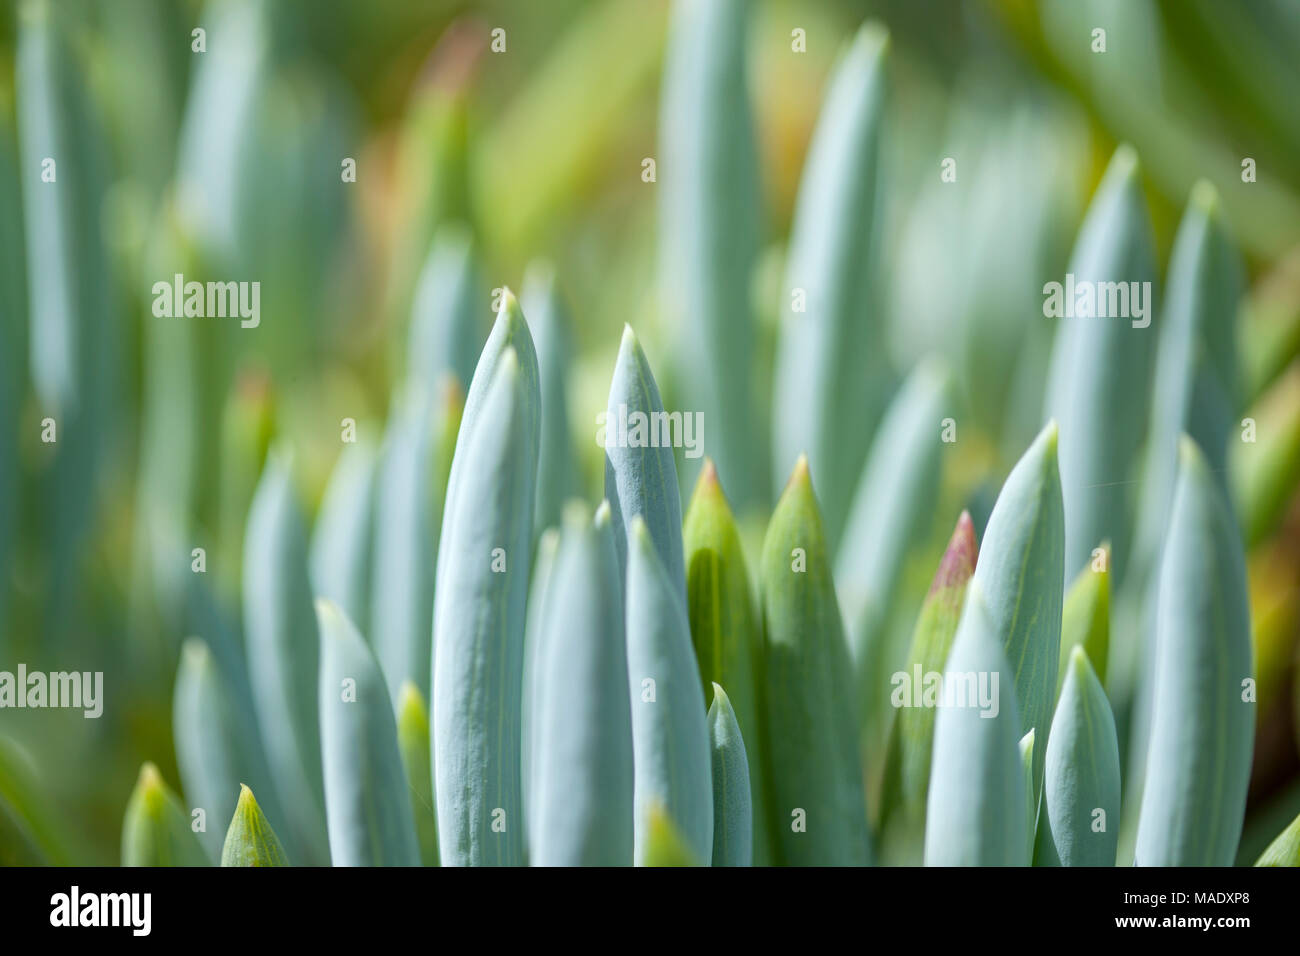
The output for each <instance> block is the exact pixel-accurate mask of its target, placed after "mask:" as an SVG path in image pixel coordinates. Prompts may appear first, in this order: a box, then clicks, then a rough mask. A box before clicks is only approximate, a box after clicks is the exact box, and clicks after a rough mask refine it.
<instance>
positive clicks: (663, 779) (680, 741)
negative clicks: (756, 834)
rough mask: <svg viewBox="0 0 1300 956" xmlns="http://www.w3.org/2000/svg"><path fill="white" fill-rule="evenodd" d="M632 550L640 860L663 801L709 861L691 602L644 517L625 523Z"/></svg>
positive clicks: (705, 744)
mask: <svg viewBox="0 0 1300 956" xmlns="http://www.w3.org/2000/svg"><path fill="white" fill-rule="evenodd" d="M673 487H674V489H675V487H676V486H675V485H673ZM627 548H628V564H627V667H628V675H629V678H630V683H631V691H632V744H633V753H634V756H635V761H636V808H635V818H634V819H635V828H634V832H635V838H636V839H635V843H636V848H635V857H636V861H637V863H638V864H640V865H647V853H648V848H649V837H650V829H649V827H650V823H649V816H648V814H649V809H650V807H651V805H652V804H656V803H658V804H661V805H662V807H663V809H664V812H665V813H667V814H668V816H669V817H671V818H672V820H673V823H674V824H675V826H676V827H677V828H678V830H679V831H680V832H681V835H682V838H683V839H684V840H685V841H686V844H687V846H689V847H690V848H691V851H692V854H693V855H694V857H695V858H696V859H698V860H700V861H701V862H703V863H706V864H707V861H708V860H709V856H710V853H711V851H712V848H713V787H712V784H711V781H710V776H709V731H708V726H707V722H706V715H705V710H704V696H703V694H701V692H700V678H699V670H698V668H697V667H696V663H695V655H694V653H693V652H692V648H691V626H690V622H689V621H688V620H687V617H686V606H685V604H684V603H683V602H682V600H681V598H680V596H679V592H678V589H677V584H678V582H677V580H676V579H675V578H672V577H670V576H669V573H668V572H667V571H665V569H664V565H663V562H662V561H661V560H660V558H659V552H658V550H657V549H656V542H655V541H654V540H653V538H652V537H651V532H650V528H649V526H648V525H647V524H646V522H645V519H643V518H642V517H641V516H640V515H637V516H636V517H634V518H632V520H631V524H630V525H629V527H628V542H627Z"/></svg>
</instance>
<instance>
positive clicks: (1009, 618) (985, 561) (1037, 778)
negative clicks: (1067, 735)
mask: <svg viewBox="0 0 1300 956" xmlns="http://www.w3.org/2000/svg"><path fill="white" fill-rule="evenodd" d="M1056 443H1057V431H1056V423H1055V422H1050V423H1049V424H1048V425H1047V427H1045V428H1044V429H1043V430H1042V431H1041V432H1039V434H1038V437H1037V438H1035V439H1034V442H1033V444H1032V445H1030V446H1029V449H1028V450H1027V451H1026V452H1025V453H1024V455H1023V456H1022V457H1021V459H1020V461H1019V462H1017V463H1016V466H1015V467H1014V468H1013V469H1011V474H1010V475H1008V476H1007V480H1006V482H1005V484H1003V486H1002V491H1001V493H1000V494H999V495H998V500H997V503H996V504H994V506H993V513H992V514H991V515H989V521H988V527H987V528H985V530H984V541H983V543H982V544H981V546H980V557H979V563H978V564H976V566H975V577H974V579H973V584H975V585H978V586H979V589H980V592H981V594H982V595H983V597H984V601H985V604H986V608H987V611H988V614H989V617H990V620H991V622H992V626H993V629H994V633H995V634H997V635H998V636H999V638H1000V640H1001V641H1002V647H1003V650H1004V652H1005V654H1006V659H1007V661H1008V662H1009V663H1010V665H1011V667H1012V670H1011V671H1010V673H1011V674H1012V675H1014V681H1015V686H1014V689H1015V698H1016V702H1017V711H1018V713H1019V715H1020V721H1021V726H1020V732H1019V733H1018V734H1017V735H1016V737H1017V739H1019V737H1021V736H1023V735H1024V734H1026V733H1028V732H1029V731H1030V730H1033V729H1034V728H1035V727H1047V726H1048V725H1049V722H1050V721H1051V719H1052V707H1053V705H1054V703H1055V701H1056V675H1057V669H1058V668H1057V658H1058V655H1059V654H1060V651H1061V590H1062V583H1063V581H1064V572H1063V571H1062V560H1063V554H1064V539H1065V534H1064V522H1063V519H1062V504H1061V479H1060V475H1059V473H1058V472H1057V467H1056ZM1046 745H1047V734H1040V735H1038V736H1037V738H1036V740H1035V743H1034V792H1035V794H1037V793H1038V792H1039V791H1040V790H1041V788H1042V780H1043V751H1044V750H1045V748H1046ZM1036 799H1037V797H1035V800H1036Z"/></svg>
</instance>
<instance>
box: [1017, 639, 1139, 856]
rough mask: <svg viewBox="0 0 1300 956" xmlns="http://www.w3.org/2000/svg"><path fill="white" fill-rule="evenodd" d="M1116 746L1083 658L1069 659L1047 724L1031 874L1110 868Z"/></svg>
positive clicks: (1114, 842) (1115, 829) (1115, 824)
mask: <svg viewBox="0 0 1300 956" xmlns="http://www.w3.org/2000/svg"><path fill="white" fill-rule="evenodd" d="M1119 795H1120V782H1119V738H1118V737H1117V736H1116V734H1115V718H1114V716H1112V714H1111V711H1110V702H1109V701H1108V700H1107V699H1106V692H1105V691H1104V690H1103V689H1102V686H1101V681H1100V680H1098V679H1097V675H1096V674H1095V673H1094V672H1093V669H1092V664H1091V663H1090V662H1089V660H1088V654H1087V651H1086V650H1085V649H1084V647H1083V646H1082V645H1077V646H1075V647H1074V648H1072V649H1071V651H1070V657H1069V660H1068V662H1067V665H1066V672H1065V684H1064V686H1062V688H1061V699H1060V700H1059V701H1058V702H1057V704H1056V715H1055V716H1054V717H1053V718H1052V735H1051V738H1050V739H1049V740H1048V742H1047V768H1046V775H1045V777H1044V779H1043V815H1042V818H1041V819H1040V821H1039V827H1038V844H1037V847H1036V848H1035V853H1034V864H1035V865H1036V866H1114V865H1115V853H1116V851H1117V849H1118V844H1119Z"/></svg>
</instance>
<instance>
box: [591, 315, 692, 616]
mask: <svg viewBox="0 0 1300 956" xmlns="http://www.w3.org/2000/svg"><path fill="white" fill-rule="evenodd" d="M661 420H662V421H666V419H665V418H664V403H663V400H662V399H661V398H660V397H659V386H658V385H656V384H655V378H654V374H653V373H652V372H651V371H650V364H649V363H648V362H647V361H646V358H645V353H644V352H642V351H641V344H640V343H639V342H638V341H637V339H636V334H635V333H634V332H633V331H632V327H631V326H630V325H628V326H624V327H623V341H622V343H621V344H620V345H619V349H618V361H617V363H616V364H615V365H614V378H613V381H611V382H610V385H609V404H608V405H607V407H606V412H605V421H604V445H605V498H606V499H607V500H608V501H609V506H610V509H611V512H612V518H613V523H614V542H615V544H616V546H617V547H618V558H619V567H620V568H622V569H624V570H625V571H626V569H627V565H628V545H629V539H628V537H627V534H628V531H627V528H628V527H629V526H630V524H631V521H632V519H633V518H634V517H637V516H640V517H641V518H642V520H644V521H645V523H646V528H647V530H648V532H649V534H650V538H651V540H652V541H653V542H654V546H655V550H656V551H657V552H658V557H659V562H660V563H661V564H662V565H663V567H664V570H665V571H666V572H667V574H668V581H669V583H670V584H671V585H672V589H673V593H674V594H676V595H677V599H678V602H679V603H680V604H681V605H682V606H683V607H685V604H686V570H685V566H684V558H683V554H682V504H681V499H680V498H679V497H678V493H677V467H676V465H674V464H673V450H672V447H671V446H670V445H666V444H664V443H661V442H659V441H657V440H654V439H656V438H657V436H658V435H659V428H658V425H657V424H656V423H657V422H659V421H661ZM665 427H667V426H665ZM625 430H626V434H625V433H624V431H625Z"/></svg>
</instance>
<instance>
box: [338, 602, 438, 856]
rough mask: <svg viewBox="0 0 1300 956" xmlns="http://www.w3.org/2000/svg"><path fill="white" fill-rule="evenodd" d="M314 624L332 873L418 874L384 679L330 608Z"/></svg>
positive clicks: (354, 633)
mask: <svg viewBox="0 0 1300 956" xmlns="http://www.w3.org/2000/svg"><path fill="white" fill-rule="evenodd" d="M316 615H317V617H318V618H319V619H320V636H321V643H320V648H321V650H320V662H321V663H320V732H321V759H322V762H323V764H324V770H325V813H326V818H327V821H328V823H329V837H330V858H331V860H332V861H333V863H334V865H335V866H419V865H420V847H419V844H418V843H417V842H416V838H415V817H414V816H413V814H412V812H411V798H410V796H409V794H408V792H407V781H406V771H405V769H404V767H403V766H402V755H401V753H400V751H399V750H398V744H397V723H396V721H395V720H394V719H393V704H392V701H391V700H390V699H389V697H388V690H387V688H386V687H385V684H384V676H383V674H381V673H380V672H379V665H378V663H377V662H376V661H375V657H374V654H373V653H372V652H371V650H370V648H369V647H368V646H366V642H365V641H363V640H362V639H361V635H360V634H358V633H357V629H356V628H355V627H354V626H353V624H352V622H351V621H349V620H348V618H347V615H345V614H344V613H343V612H342V611H341V610H340V609H339V607H338V605H337V604H335V603H334V602H333V601H329V600H325V599H321V600H319V601H317V602H316Z"/></svg>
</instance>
